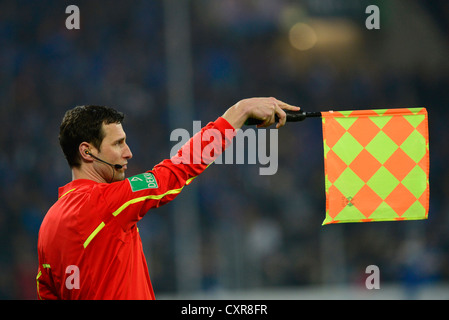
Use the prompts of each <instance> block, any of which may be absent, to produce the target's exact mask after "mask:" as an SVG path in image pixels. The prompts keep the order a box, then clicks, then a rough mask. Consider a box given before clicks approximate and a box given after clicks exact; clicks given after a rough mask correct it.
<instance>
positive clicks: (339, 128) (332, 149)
mask: <svg viewBox="0 0 449 320" xmlns="http://www.w3.org/2000/svg"><path fill="white" fill-rule="evenodd" d="M321 115H322V123H323V140H324V141H323V142H324V143H323V144H324V167H325V188H326V218H325V220H324V221H323V225H325V224H331V223H342V222H369V221H395V220H419V219H427V216H428V212H429V135H428V120H427V111H426V109H425V108H401V109H381V110H356V111H329V112H322V113H321Z"/></svg>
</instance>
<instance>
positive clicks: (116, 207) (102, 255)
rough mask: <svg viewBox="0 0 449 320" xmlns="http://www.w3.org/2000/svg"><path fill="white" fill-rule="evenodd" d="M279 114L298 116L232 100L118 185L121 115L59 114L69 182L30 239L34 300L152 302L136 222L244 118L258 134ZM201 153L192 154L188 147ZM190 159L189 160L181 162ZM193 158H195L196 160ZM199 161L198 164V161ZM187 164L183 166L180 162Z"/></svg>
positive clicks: (261, 102) (123, 155)
mask: <svg viewBox="0 0 449 320" xmlns="http://www.w3.org/2000/svg"><path fill="white" fill-rule="evenodd" d="M283 109H286V110H295V111H297V110H299V108H298V107H293V106H290V105H288V104H286V103H283V102H281V101H279V100H277V99H275V98H252V99H245V100H242V101H239V102H238V103H237V104H235V105H234V106H232V107H230V108H229V109H228V110H227V111H226V112H225V113H224V114H223V115H222V116H221V117H219V118H218V119H217V120H216V121H215V122H210V123H208V124H207V125H206V126H205V127H204V128H202V130H201V131H200V132H199V133H197V134H196V135H195V136H193V137H192V138H191V139H190V140H189V141H188V142H187V143H186V144H185V145H184V146H183V147H182V148H181V149H180V150H179V151H178V154H177V155H176V156H174V157H173V158H171V159H166V160H164V161H162V162H161V163H159V164H158V165H156V166H155V167H154V168H153V169H152V170H149V171H147V172H145V173H142V174H139V175H136V176H134V177H130V178H127V179H125V171H126V169H127V165H128V161H129V160H130V159H131V158H132V153H131V150H130V148H129V146H128V145H127V143H126V134H125V132H124V130H123V127H122V121H123V117H124V116H123V114H122V113H120V112H117V111H116V110H114V109H112V108H108V107H102V106H80V107H76V108H74V109H72V110H69V111H67V112H66V114H65V116H64V118H63V120H62V123H61V126H60V133H59V141H60V145H61V148H62V150H63V152H64V155H65V157H66V159H67V162H68V163H69V166H70V168H71V170H72V182H70V183H68V184H66V185H65V186H63V187H61V188H59V198H58V200H57V201H56V203H55V204H54V205H53V206H52V207H51V208H50V210H49V211H48V212H47V214H46V216H45V218H44V220H43V222H42V225H41V228H40V230H39V239H38V256H39V267H38V274H37V277H36V281H37V294H38V298H39V299H155V296H154V292H153V288H152V285H151V281H150V276H149V273H148V267H147V263H146V260H145V256H144V254H143V250H142V241H141V239H140V236H139V233H138V229H137V227H136V223H137V222H138V221H139V220H140V219H141V218H143V216H144V215H145V214H146V213H147V212H148V210H149V209H151V208H157V207H159V206H161V205H163V204H165V203H167V202H169V201H171V200H173V199H174V198H175V197H176V196H177V195H178V194H179V193H180V192H181V190H182V189H183V188H184V186H185V185H188V184H189V183H190V182H191V181H192V180H193V179H194V178H195V177H197V176H198V175H199V174H200V173H201V172H203V170H204V169H205V168H206V167H207V166H208V165H209V164H210V163H211V162H213V161H214V160H215V158H216V157H218V155H219V154H220V152H221V151H223V150H224V149H225V147H226V146H227V145H228V144H229V143H230V141H231V139H232V138H233V137H234V135H235V131H236V130H238V129H239V128H241V127H242V125H243V124H244V123H245V121H246V120H247V119H248V118H255V119H259V120H262V121H263V122H262V124H260V125H259V126H260V127H267V126H270V125H271V124H273V123H274V122H275V115H277V116H278V118H279V121H278V123H277V125H276V128H280V127H281V126H283V125H284V124H285V121H286V115H285V112H284V111H283ZM211 129H213V130H215V132H219V134H220V135H221V138H222V139H216V143H219V144H220V145H218V146H214V151H217V150H218V152H215V154H213V155H211V156H210V157H207V158H204V156H203V155H202V153H203V152H202V151H203V149H204V148H205V147H206V145H207V144H209V143H210V142H209V141H206V142H204V141H202V139H201V138H202V135H203V134H204V132H206V131H207V130H211ZM195 145H199V146H201V150H194V148H193V146H195ZM187 156H189V157H190V156H192V157H193V158H195V160H197V161H186V157H187ZM198 157H199V158H198ZM198 159H199V161H198ZM187 160H189V159H187Z"/></svg>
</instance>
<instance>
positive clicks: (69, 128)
mask: <svg viewBox="0 0 449 320" xmlns="http://www.w3.org/2000/svg"><path fill="white" fill-rule="evenodd" d="M123 119H124V114H123V113H121V112H118V111H117V110H115V109H113V108H110V107H106V106H94V105H84V106H77V107H75V108H73V109H71V110H68V111H67V112H66V113H65V115H64V118H63V119H62V122H61V125H60V127H59V144H60V145H61V148H62V151H63V152H64V156H65V158H66V159H67V162H68V163H69V166H70V168H73V167H77V168H79V167H80V166H81V157H80V154H79V151H78V148H79V145H80V144H81V143H82V142H88V143H92V144H93V145H94V147H95V148H97V149H98V150H100V145H101V142H102V141H103V138H104V132H103V130H102V125H103V123H104V124H110V123H122V122H123Z"/></svg>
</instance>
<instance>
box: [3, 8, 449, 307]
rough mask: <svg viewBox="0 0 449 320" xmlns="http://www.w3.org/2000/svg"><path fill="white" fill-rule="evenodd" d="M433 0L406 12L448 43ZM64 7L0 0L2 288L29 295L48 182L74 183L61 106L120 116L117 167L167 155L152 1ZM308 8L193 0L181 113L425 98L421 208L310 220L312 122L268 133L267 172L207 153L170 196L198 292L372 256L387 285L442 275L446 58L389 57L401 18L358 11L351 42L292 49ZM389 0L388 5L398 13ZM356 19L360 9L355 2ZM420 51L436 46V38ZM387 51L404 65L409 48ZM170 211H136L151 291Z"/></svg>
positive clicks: (319, 166)
mask: <svg viewBox="0 0 449 320" xmlns="http://www.w3.org/2000/svg"><path fill="white" fill-rule="evenodd" d="M317 2H318V1H317ZM317 2H316V3H317ZM335 2H336V3H340V2H339V1H335ZM443 2H444V1H435V2H433V1H432V3H434V6H432V7H431V8H430V9H432V10H429V8H428V7H427V6H428V5H427V4H423V2H421V1H410V3H413V6H415V7H416V9H417V10H419V11H418V12H422V13H423V16H422V17H421V16H413V19H415V20H417V21H420V19H422V21H424V22H423V25H427V24H429V25H431V27H432V28H433V29H432V28H431V30H433V32H435V34H442V35H443V36H442V37H441V39H443V41H442V42H441V43H437V44H438V47H439V48H446V49H447V48H448V46H449V41H448V39H449V37H448V34H449V29H448V27H447V24H445V23H444V21H449V10H448V7H447V5H445V4H444V3H443ZM74 3H75V4H78V6H79V8H80V12H81V29H80V30H70V31H69V30H67V29H66V28H65V19H66V17H67V14H65V7H66V6H67V5H68V3H67V4H65V3H64V1H50V0H41V1H31V0H29V1H27V0H20V1H0V114H1V117H0V123H1V125H0V145H1V146H2V151H1V152H0V188H1V190H0V197H1V199H0V200H1V201H0V299H35V298H36V283H35V277H36V271H37V249H36V246H37V236H38V231H39V227H40V223H41V221H42V219H43V217H44V215H45V213H46V211H47V210H48V209H49V207H50V206H51V205H52V204H53V203H54V202H55V201H56V200H57V190H58V187H60V186H62V185H64V184H66V183H67V182H69V181H70V180H71V173H70V170H69V168H68V166H67V164H66V161H65V159H64V157H63V154H62V152H61V150H60V148H59V144H58V131H59V124H60V121H61V119H62V117H63V115H64V113H65V111H66V110H67V109H69V108H72V107H73V106H75V105H82V104H100V105H109V106H112V107H115V108H117V109H118V110H120V111H122V112H124V113H125V115H126V117H125V122H124V129H125V131H126V133H127V135H128V138H127V139H128V144H129V145H130V148H131V150H132V151H133V155H134V157H133V159H132V160H131V162H130V166H129V169H128V173H127V174H128V175H133V174H137V173H140V172H143V171H146V170H149V169H151V168H152V167H153V166H154V165H155V164H157V163H158V162H159V161H161V160H163V159H165V158H167V157H169V152H170V149H171V147H172V146H173V144H174V142H172V141H170V140H169V136H170V130H171V128H170V127H169V123H170V122H169V116H170V114H169V112H168V109H167V71H166V69H167V63H168V62H167V58H166V50H165V42H166V40H167V39H165V35H164V27H165V25H166V23H167V22H166V21H164V14H163V10H164V5H163V1H143V0H141V1H140V0H139V1H138V0H130V1H121V2H118V1H117V2H107V1H75V2H74ZM311 3H312V1H287V0H283V1H269V0H264V1H248V0H247V1H237V0H226V1H204V0H203V1H200V0H192V1H190V5H189V9H190V17H191V18H190V36H191V39H190V40H191V56H192V65H193V79H192V81H193V89H194V92H193V100H194V101H193V102H194V103H193V104H194V116H195V118H194V119H192V121H193V120H201V121H202V123H203V124H206V123H207V122H208V121H213V120H215V119H216V118H217V117H219V116H220V115H221V114H223V112H224V111H225V110H226V109H227V108H228V107H230V106H231V105H233V104H234V103H235V102H237V101H239V100H240V99H243V98H247V97H253V96H274V97H276V98H278V99H280V100H284V101H286V102H288V103H291V104H295V105H299V106H301V107H303V108H304V109H305V110H307V111H325V110H329V109H334V110H350V109H374V108H390V107H411V106H425V107H427V110H428V112H429V131H430V132H429V133H430V190H431V196H430V213H429V219H428V220H426V221H410V222H382V223H364V224H346V225H331V226H324V227H322V226H321V223H322V221H323V220H324V215H325V194H324V176H323V149H322V134H321V122H320V120H318V119H307V120H306V121H304V122H302V123H299V124H291V125H287V126H286V127H284V128H282V130H281V131H280V132H279V166H278V167H279V168H278V172H277V173H276V174H275V175H272V176H261V175H259V174H258V169H259V166H257V165H250V164H227V165H218V164H217V165H213V166H211V167H209V168H208V169H207V170H206V172H205V173H204V174H203V175H202V176H201V177H200V178H198V179H196V180H195V181H194V184H195V185H196V188H197V192H195V193H191V194H189V190H188V189H185V190H184V191H183V194H181V195H180V196H179V198H178V199H177V200H179V201H183V198H185V197H189V196H195V199H196V200H197V201H198V217H199V221H198V223H199V230H200V235H199V237H200V239H201V246H200V249H201V251H200V256H201V263H200V266H201V279H200V280H201V290H220V289H246V288H270V287H295V286H308V285H323V284H328V283H346V284H354V285H358V284H360V283H363V281H364V280H363V279H364V277H365V276H366V275H365V268H366V267H367V266H368V265H372V264H374V265H377V266H379V268H380V271H381V281H384V282H385V283H388V282H395V283H397V282H400V283H404V284H405V285H406V286H413V285H416V284H422V283H429V282H438V283H444V282H449V232H448V230H449V215H448V213H449V200H448V199H449V170H448V169H447V164H446V160H447V159H448V158H449V147H448V143H447V141H449V131H448V130H447V128H448V125H447V120H448V119H449V111H448V106H449V104H448V102H449V91H448V90H447V88H448V87H449V72H448V71H449V69H448V64H447V61H444V59H442V60H441V61H438V56H437V57H436V58H434V60H432V61H437V62H436V64H437V66H436V67H434V66H432V64H431V63H430V62H429V61H428V60H429V59H430V58H429V59H427V56H426V55H423V56H422V57H421V58H420V59H418V61H417V62H415V60H412V59H409V60H410V61H408V62H407V64H406V63H405V62H404V64H401V65H400V67H397V68H395V66H394V65H392V63H391V61H394V59H392V60H388V58H391V57H390V56H388V54H389V53H388V50H383V51H382V52H384V54H383V55H382V54H380V53H379V52H380V51H381V49H382V47H383V45H384V44H385V41H387V40H386V39H387V38H388V37H389V34H388V33H389V32H390V31H391V32H392V33H394V30H399V29H397V28H400V27H401V25H400V24H402V29H400V30H408V26H405V27H404V24H407V23H406V22H405V21H407V18H406V17H405V18H404V19H402V20H401V22H400V23H398V22H396V21H393V19H391V20H389V21H387V23H385V24H383V25H382V27H381V30H379V31H367V30H366V29H365V26H364V20H363V19H360V18H357V17H356V18H354V17H345V16H343V18H345V19H348V20H350V19H352V21H355V25H356V26H358V32H359V33H360V34H361V35H362V36H361V37H360V38H358V39H357V40H356V44H353V45H348V44H345V46H344V47H343V48H336V49H335V51H333V50H331V51H326V49H320V50H321V51H318V49H319V48H317V51H314V49H313V48H312V49H311V50H309V51H304V52H302V51H298V50H296V49H295V48H293V47H292V46H291V44H290V43H289V38H288V26H291V22H290V20H291V19H293V18H292V17H296V18H297V19H306V18H305V17H306V16H307V12H309V13H310V12H311V11H313V10H315V11H316V10H318V11H319V9H320V8H319V6H315V7H313V6H312V5H311ZM327 3H333V1H327ZM351 3H352V2H351ZM438 6H440V7H439V9H440V10H438ZM355 7H356V8H359V9H360V6H359V7H357V5H356V6H355ZM435 8H436V9H437V10H435ZM387 9H388V10H390V11H391V12H390V16H394V10H395V8H385V10H387ZM308 10H309V11H308ZM362 10H363V8H362ZM435 12H437V13H438V15H434V13H435ZM327 14H328V12H326V14H323V16H324V18H328V16H327ZM361 16H362V17H366V15H365V14H364V10H363V11H362V14H361ZM340 18H341V17H340ZM289 19H290V20H289ZM426 19H427V20H426ZM441 19H443V20H441ZM289 23H290V24H289ZM429 30H430V29H429ZM375 32H377V33H375ZM423 32H425V31H423ZM424 34H425V33H424ZM413 37H419V34H418V35H417V34H408V33H405V34H402V37H399V38H398V39H399V40H400V39H405V40H407V41H408V42H407V43H410V39H413ZM424 37H425V38H426V41H431V40H432V39H433V41H436V42H438V41H439V39H440V38H438V37H433V38H432V37H431V36H429V37H427V35H425V36H424ZM429 39H430V40H429ZM405 40H404V41H405ZM423 43H427V42H425V41H424V39H423V40H422V41H421V39H420V38H417V39H416V38H415V40H414V41H412V44H414V46H415V47H413V45H412V47H410V48H407V50H410V54H412V53H413V52H414V50H418V49H420V50H424V52H426V48H424V49H423V48H422V46H423ZM398 47H401V45H400V44H399V45H398ZM404 51H405V52H404ZM427 51H428V52H429V56H432V57H435V55H434V54H433V53H432V52H431V51H432V48H427ZM385 52H387V53H388V54H385ZM447 53H448V52H447V51H446V53H445V55H446V58H447ZM397 54H398V55H403V56H404V59H403V60H404V61H406V60H407V51H406V50H403V51H401V53H397ZM399 60H402V57H400V58H399ZM427 62H429V63H427ZM186 129H187V130H191V128H186ZM172 208H173V207H172V206H171V204H168V205H166V206H164V207H161V208H159V209H157V210H155V211H154V212H149V214H148V215H147V216H146V217H145V218H144V219H143V220H142V221H141V222H139V230H140V234H141V237H142V241H143V246H144V250H145V254H146V256H147V261H148V265H149V271H150V276H151V279H152V282H153V286H154V287H155V291H156V296H157V294H158V293H176V290H177V283H176V278H175V269H176V267H175V263H176V259H175V256H174V252H175V250H174V238H175V235H174V227H173V225H174V221H173V219H174V218H173V217H174V215H173V212H172ZM333 257H335V259H334V258H333ZM333 263H335V269H332V266H333V265H332V264H333Z"/></svg>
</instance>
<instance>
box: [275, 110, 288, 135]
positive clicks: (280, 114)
mask: <svg viewBox="0 0 449 320" xmlns="http://www.w3.org/2000/svg"><path fill="white" fill-rule="evenodd" d="M275 112H276V115H277V116H278V119H279V121H278V123H277V124H276V129H279V128H280V127H283V126H284V125H285V123H286V122H287V114H286V113H285V111H284V110H282V109H281V107H279V106H276V110H275Z"/></svg>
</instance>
